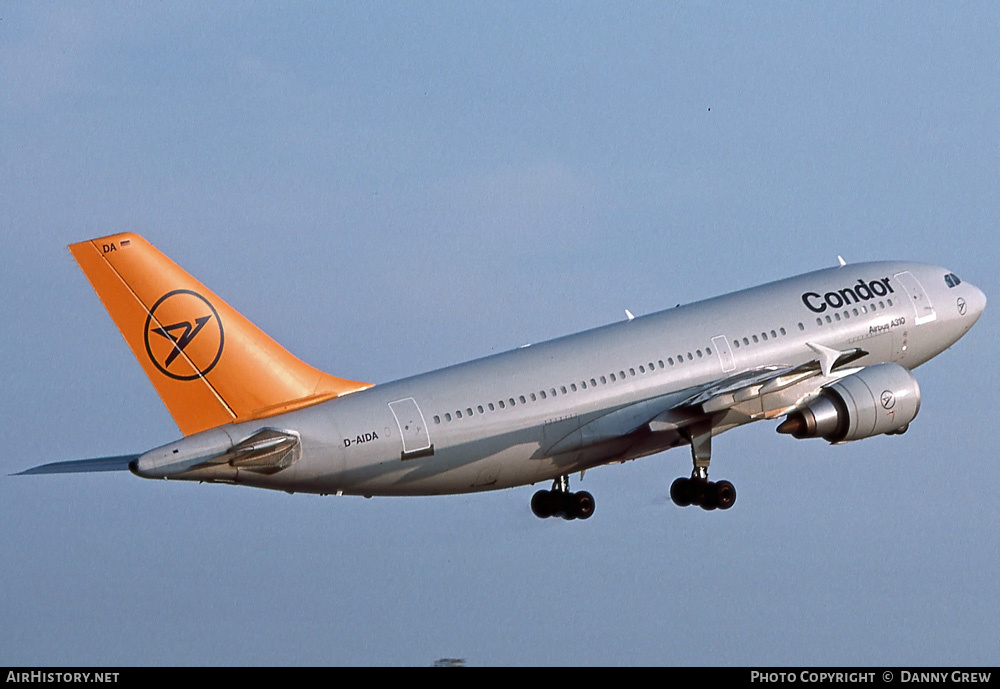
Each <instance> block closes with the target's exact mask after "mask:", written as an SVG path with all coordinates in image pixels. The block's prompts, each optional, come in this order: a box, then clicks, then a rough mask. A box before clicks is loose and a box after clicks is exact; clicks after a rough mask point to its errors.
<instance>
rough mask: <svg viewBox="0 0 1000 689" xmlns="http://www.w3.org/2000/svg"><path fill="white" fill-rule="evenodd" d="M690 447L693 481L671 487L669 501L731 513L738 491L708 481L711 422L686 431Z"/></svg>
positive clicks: (722, 483)
mask: <svg viewBox="0 0 1000 689" xmlns="http://www.w3.org/2000/svg"><path fill="white" fill-rule="evenodd" d="M683 432H684V434H685V436H687V439H688V441H689V442H690V443H691V461H692V462H693V463H694V469H692V470H691V478H684V477H683V476H682V477H680V478H679V479H677V480H675V481H674V482H673V483H672V484H670V499H671V500H673V501H674V504H675V505H677V506H678V507H687V506H688V505H698V506H700V507H701V508H702V509H703V510H714V509H720V510H728V509H729V508H730V507H732V506H733V503H735V502H736V487H735V486H734V485H733V484H732V483H730V482H729V481H709V480H708V465H709V462H711V460H712V424H711V421H704V422H701V423H697V424H695V425H693V426H691V427H689V428H687V429H685V430H684V431H683Z"/></svg>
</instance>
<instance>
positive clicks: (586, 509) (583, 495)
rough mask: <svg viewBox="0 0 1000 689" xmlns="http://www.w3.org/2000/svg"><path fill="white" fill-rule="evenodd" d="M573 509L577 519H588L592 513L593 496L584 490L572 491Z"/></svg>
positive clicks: (593, 505)
mask: <svg viewBox="0 0 1000 689" xmlns="http://www.w3.org/2000/svg"><path fill="white" fill-rule="evenodd" d="M572 495H573V511H574V517H575V518H577V519H590V518H591V517H592V516H593V515H594V507H596V505H595V503H594V496H593V495H591V494H590V493H588V492H587V491H585V490H581V491H580V492H579V493H573V494H572Z"/></svg>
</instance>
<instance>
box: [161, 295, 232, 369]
mask: <svg viewBox="0 0 1000 689" xmlns="http://www.w3.org/2000/svg"><path fill="white" fill-rule="evenodd" d="M196 314H204V315H196ZM161 324H163V325H161ZM144 339H145V343H146V354H148V355H149V360H150V361H151V362H153V365H154V366H156V368H157V369H159V370H160V373H162V374H163V375H165V376H167V377H169V378H173V379H174V380H197V379H199V378H201V377H203V376H205V375H207V374H208V372H209V371H211V370H212V369H213V368H215V365H216V364H217V363H219V359H221V358H222V349H223V347H224V343H225V333H224V332H223V329H222V321H221V320H220V319H219V312H218V311H216V310H215V307H214V306H212V303H211V302H210V301H209V300H208V299H206V298H205V297H203V296H201V295H200V294H198V293H197V292H194V291H192V290H189V289H177V290H174V291H172V292H168V293H166V294H164V295H163V296H162V297H160V298H159V299H158V300H157V301H156V303H155V304H153V307H152V308H151V309H150V310H149V315H148V316H147V317H146V329H145V334H144ZM195 339H197V343H196V345H195V346H193V347H192V346H191V343H192V342H194V341H195ZM182 355H183V356H182ZM178 357H180V359H181V361H182V362H186V363H177V364H176V365H175V366H174V367H173V370H171V364H175V362H177V359H178Z"/></svg>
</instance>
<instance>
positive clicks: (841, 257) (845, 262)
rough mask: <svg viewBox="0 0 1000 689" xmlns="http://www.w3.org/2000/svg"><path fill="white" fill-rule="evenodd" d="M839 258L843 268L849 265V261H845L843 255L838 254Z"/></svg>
mask: <svg viewBox="0 0 1000 689" xmlns="http://www.w3.org/2000/svg"><path fill="white" fill-rule="evenodd" d="M837 260H838V261H840V267H841V268H843V267H844V266H846V265H847V261H845V260H844V257H843V256H841V255H839V254H838V255H837Z"/></svg>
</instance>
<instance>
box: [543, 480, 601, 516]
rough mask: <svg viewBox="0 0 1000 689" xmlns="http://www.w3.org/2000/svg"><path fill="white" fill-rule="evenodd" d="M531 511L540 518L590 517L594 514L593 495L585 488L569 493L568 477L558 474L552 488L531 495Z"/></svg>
mask: <svg viewBox="0 0 1000 689" xmlns="http://www.w3.org/2000/svg"><path fill="white" fill-rule="evenodd" d="M531 511H532V512H534V513H535V516H536V517H539V518H541V519H547V518H549V517H562V518H563V519H590V517H591V515H593V514H594V496H593V495H591V494H590V493H588V492H587V491H585V490H581V491H580V492H579V493H571V492H570V490H569V477H568V476H560V477H559V478H557V479H556V480H555V481H553V482H552V490H540V491H538V492H537V493H535V494H534V495H533V496H532V497H531Z"/></svg>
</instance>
